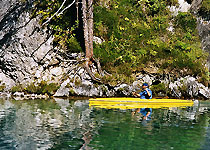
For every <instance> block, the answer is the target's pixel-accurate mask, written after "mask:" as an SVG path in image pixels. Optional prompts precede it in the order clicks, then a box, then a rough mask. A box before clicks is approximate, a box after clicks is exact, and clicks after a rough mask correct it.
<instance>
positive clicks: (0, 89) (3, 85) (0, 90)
mask: <svg viewBox="0 0 210 150" xmlns="http://www.w3.org/2000/svg"><path fill="white" fill-rule="evenodd" d="M0 83H1V82H0ZM5 88H6V85H5V83H3V84H2V85H0V92H3V91H4V89H5Z"/></svg>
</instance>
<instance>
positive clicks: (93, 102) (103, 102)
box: [89, 97, 193, 109]
mask: <svg viewBox="0 0 210 150" xmlns="http://www.w3.org/2000/svg"><path fill="white" fill-rule="evenodd" d="M89 106H90V107H97V108H106V109H112V108H117V109H133V108H171V107H187V106H193V101H192V100H181V99H140V98H132V97H122V98H95V99H89Z"/></svg>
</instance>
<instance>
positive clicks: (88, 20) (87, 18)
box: [82, 0, 93, 60]
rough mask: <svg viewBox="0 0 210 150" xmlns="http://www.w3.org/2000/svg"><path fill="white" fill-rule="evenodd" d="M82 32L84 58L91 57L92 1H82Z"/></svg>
mask: <svg viewBox="0 0 210 150" xmlns="http://www.w3.org/2000/svg"><path fill="white" fill-rule="evenodd" d="M82 14H83V18H82V19H83V30H84V40H85V54H86V58H87V59H88V60H90V59H91V58H92V57H93V0H82Z"/></svg>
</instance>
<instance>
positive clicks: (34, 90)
mask: <svg viewBox="0 0 210 150" xmlns="http://www.w3.org/2000/svg"><path fill="white" fill-rule="evenodd" d="M58 89H59V85H58V84H57V83H50V84H48V83H47V82H46V81H41V82H40V83H38V84H36V85H35V84H34V83H30V84H29V85H27V86H26V87H25V88H24V86H23V85H21V84H18V85H16V86H14V87H12V88H11V92H12V93H15V92H24V93H28V94H48V95H49V96H52V95H53V94H55V92H56V91H57V90H58Z"/></svg>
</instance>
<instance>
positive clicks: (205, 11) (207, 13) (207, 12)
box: [199, 0, 210, 20]
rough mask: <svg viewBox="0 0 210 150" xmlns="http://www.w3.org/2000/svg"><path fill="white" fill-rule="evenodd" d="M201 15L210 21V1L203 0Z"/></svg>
mask: <svg viewBox="0 0 210 150" xmlns="http://www.w3.org/2000/svg"><path fill="white" fill-rule="evenodd" d="M199 14H200V15H201V16H202V17H203V18H204V19H206V20H209V19H210V0H203V1H202V5H201V7H200V9H199Z"/></svg>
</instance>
